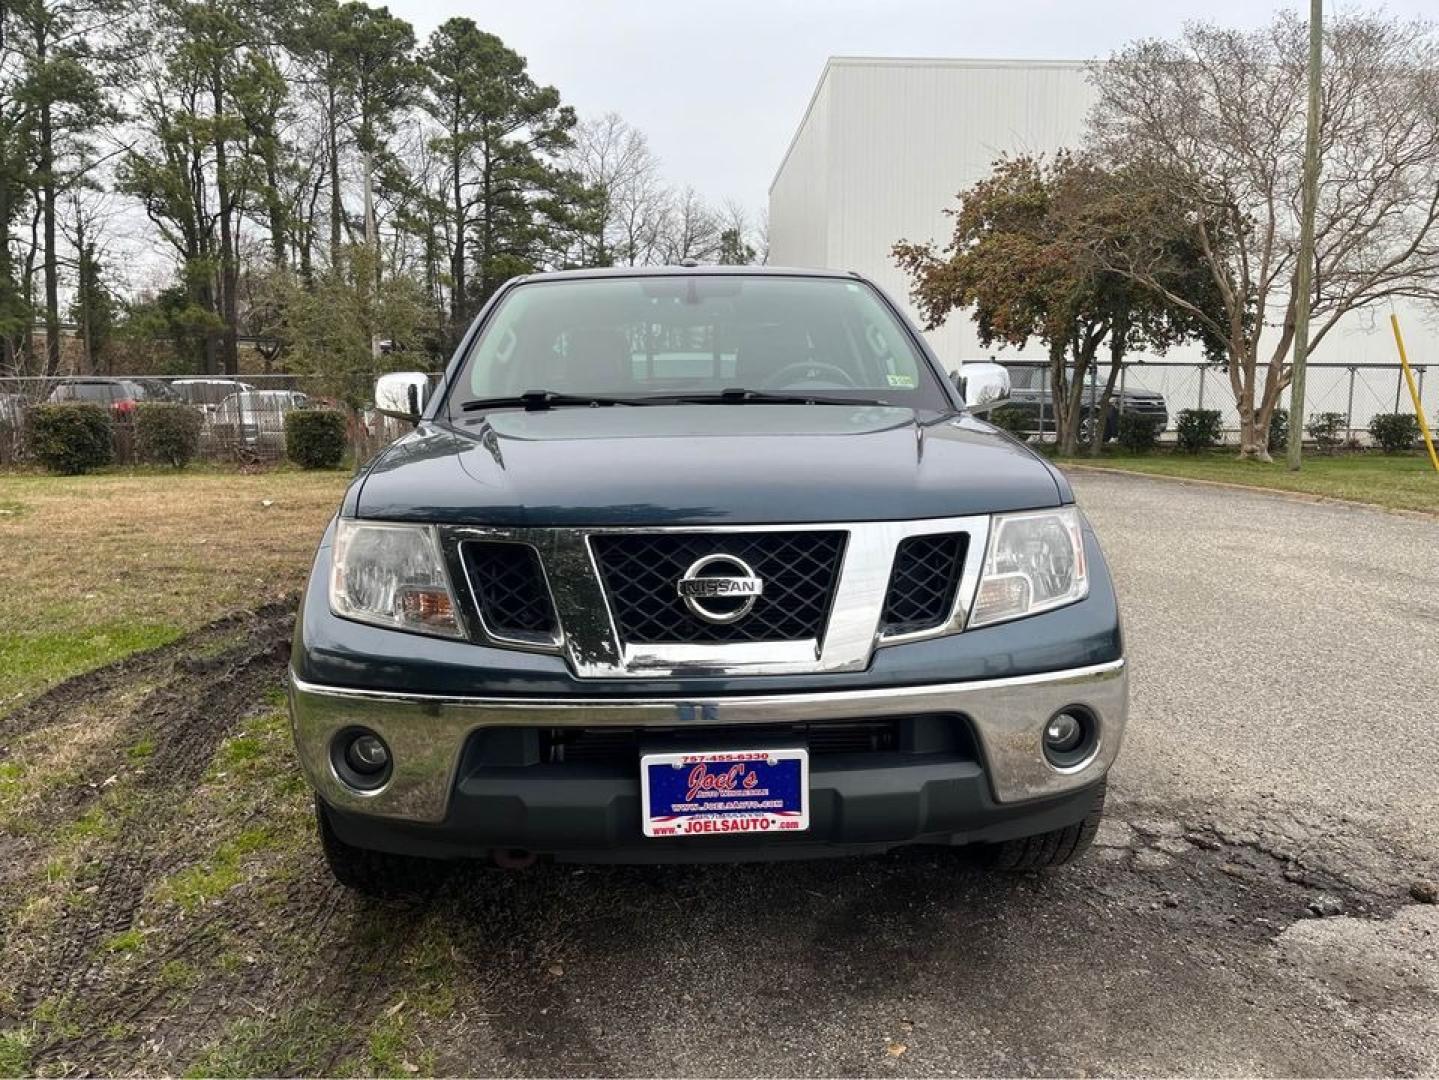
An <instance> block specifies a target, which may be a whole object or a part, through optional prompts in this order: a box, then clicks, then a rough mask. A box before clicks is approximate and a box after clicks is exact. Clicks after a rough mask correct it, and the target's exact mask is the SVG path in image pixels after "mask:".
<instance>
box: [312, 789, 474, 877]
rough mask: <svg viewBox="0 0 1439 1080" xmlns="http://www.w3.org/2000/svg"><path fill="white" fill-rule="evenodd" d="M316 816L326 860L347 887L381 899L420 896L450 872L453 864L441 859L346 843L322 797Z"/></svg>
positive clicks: (316, 803)
mask: <svg viewBox="0 0 1439 1080" xmlns="http://www.w3.org/2000/svg"><path fill="white" fill-rule="evenodd" d="M315 820H316V823H317V824H318V825H319V830H320V848H321V850H323V851H324V853H325V863H326V865H328V866H329V868H330V873H332V874H334V875H335V880H336V881H338V882H339V883H340V884H341V885H343V886H345V888H347V889H353V890H354V891H355V892H357V893H360V894H362V895H364V896H372V897H375V898H376V899H381V900H384V899H395V898H400V897H419V896H425V895H427V894H429V893H430V892H433V891H434V889H435V888H437V887H438V886H439V885H440V884H441V883H442V882H443V881H444V880H445V878H446V877H447V876H449V872H450V869H451V867H450V864H449V863H446V862H441V861H440V860H438V859H422V858H419V857H417V856H412V855H392V854H390V853H389V852H387V851H371V850H369V849H368V848H358V847H355V846H354V845H352V844H347V843H345V841H343V840H341V839H340V838H339V837H338V836H336V835H335V829H334V826H333V825H331V824H330V817H329V815H328V814H327V813H326V812H325V806H324V804H323V803H321V802H320V800H319V799H316V800H315Z"/></svg>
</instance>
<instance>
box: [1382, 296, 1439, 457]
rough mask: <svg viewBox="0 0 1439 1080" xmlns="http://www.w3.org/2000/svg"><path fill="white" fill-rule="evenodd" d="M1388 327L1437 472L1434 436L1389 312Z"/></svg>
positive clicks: (1396, 319)
mask: <svg viewBox="0 0 1439 1080" xmlns="http://www.w3.org/2000/svg"><path fill="white" fill-rule="evenodd" d="M1389 325H1390V326H1392V327H1394V344H1396V345H1398V346H1399V365H1400V366H1401V367H1402V368H1403V369H1404V381H1405V382H1407V383H1408V384H1409V396H1410V397H1411V398H1413V399H1414V415H1415V416H1416V417H1417V418H1418V420H1419V430H1420V431H1422V432H1423V433H1424V445H1425V446H1426V447H1428V448H1429V460H1430V461H1432V462H1433V463H1434V471H1435V472H1439V454H1436V453H1435V452H1434V436H1432V435H1430V434H1429V425H1428V424H1427V423H1426V422H1425V420H1424V406H1423V405H1421V404H1420V403H1419V388H1418V387H1417V386H1415V385H1414V372H1412V371H1410V370H1409V357H1408V356H1406V355H1405V354H1404V335H1403V334H1401V333H1399V316H1398V315H1395V314H1393V313H1392V312H1391V313H1390V315H1389Z"/></svg>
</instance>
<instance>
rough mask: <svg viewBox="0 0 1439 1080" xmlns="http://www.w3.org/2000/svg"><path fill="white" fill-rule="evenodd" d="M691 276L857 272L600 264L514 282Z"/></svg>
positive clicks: (825, 275)
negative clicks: (601, 265) (599, 265)
mask: <svg viewBox="0 0 1439 1080" xmlns="http://www.w3.org/2000/svg"><path fill="white" fill-rule="evenodd" d="M680 275H686V276H693V275H700V276H704V277H735V276H744V277H761V276H763V277H815V278H850V279H856V278H859V277H860V275H859V274H857V273H855V272H854V271H853V270H825V269H820V268H817V267H812V266H809V267H794V266H713V265H706V266H604V267H589V268H586V269H582V270H549V271H545V272H543V273H538V274H525V275H523V276H521V277H518V278H516V279H515V280H516V281H564V280H571V279H574V278H589V277H604V278H628V277H670V276H680Z"/></svg>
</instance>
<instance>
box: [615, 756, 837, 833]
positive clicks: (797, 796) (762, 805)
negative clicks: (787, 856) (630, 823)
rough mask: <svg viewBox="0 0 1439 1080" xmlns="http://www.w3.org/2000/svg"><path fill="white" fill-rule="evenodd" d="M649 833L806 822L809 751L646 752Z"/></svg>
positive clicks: (790, 827)
mask: <svg viewBox="0 0 1439 1080" xmlns="http://www.w3.org/2000/svg"><path fill="white" fill-rule="evenodd" d="M640 788H641V795H642V807H643V813H644V833H645V835H646V836H744V835H748V836H755V835H764V834H766V833H783V832H800V831H802V830H804V829H808V828H809V751H807V750H804V749H801V748H794V749H784V750H774V749H770V750H713V751H705V752H699V753H678V754H645V755H644V756H643V757H641V758H640Z"/></svg>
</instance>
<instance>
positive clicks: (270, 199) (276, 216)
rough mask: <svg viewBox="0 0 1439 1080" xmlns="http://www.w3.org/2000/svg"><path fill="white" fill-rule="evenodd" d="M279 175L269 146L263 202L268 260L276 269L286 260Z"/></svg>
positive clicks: (281, 266) (280, 267)
mask: <svg viewBox="0 0 1439 1080" xmlns="http://www.w3.org/2000/svg"><path fill="white" fill-rule="evenodd" d="M279 184H280V177H279V170H278V168H277V166H276V164H275V151H274V148H273V147H270V148H269V149H267V150H266V151H265V185H266V190H265V203H266V208H267V210H268V211H269V218H270V261H271V263H273V264H274V267H275V269H276V270H281V269H283V268H284V266H285V262H286V258H285V256H286V249H287V244H286V239H285V208H284V206H283V205H282V204H281V202H280V187H279Z"/></svg>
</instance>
